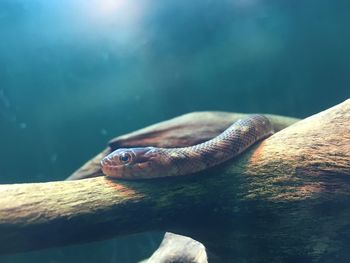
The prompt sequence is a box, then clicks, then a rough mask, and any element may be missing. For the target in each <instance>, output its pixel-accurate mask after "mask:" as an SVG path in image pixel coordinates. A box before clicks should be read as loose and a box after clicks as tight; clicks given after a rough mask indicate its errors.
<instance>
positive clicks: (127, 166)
mask: <svg viewBox="0 0 350 263" xmlns="http://www.w3.org/2000/svg"><path fill="white" fill-rule="evenodd" d="M271 134H273V127H272V124H271V123H270V121H269V119H268V118H267V117H265V116H263V115H251V116H249V117H247V118H244V119H240V120H238V121H236V122H235V123H233V124H232V125H231V126H230V127H229V128H227V129H226V130H225V131H224V132H223V133H221V134H219V135H218V136H216V137H214V138H213V139H211V140H209V141H206V142H203V143H200V144H197V145H193V146H188V147H183V148H157V147H141V148H128V149H118V150H116V151H114V152H112V153H110V154H109V155H107V156H106V157H105V158H103V160H102V161H101V167H102V171H103V173H104V174H105V175H107V176H110V177H113V178H119V179H129V180H132V179H134V180H136V179H149V178H158V177H166V176H177V175H186V174H192V173H195V172H198V171H201V170H205V169H207V168H209V167H213V166H215V165H218V164H220V163H222V162H225V161H227V160H229V159H231V158H233V157H235V156H237V155H239V154H240V153H242V152H243V151H245V150H246V149H247V148H248V147H250V146H251V145H252V144H254V143H255V142H257V141H259V140H261V139H263V138H266V137H268V136H270V135H271Z"/></svg>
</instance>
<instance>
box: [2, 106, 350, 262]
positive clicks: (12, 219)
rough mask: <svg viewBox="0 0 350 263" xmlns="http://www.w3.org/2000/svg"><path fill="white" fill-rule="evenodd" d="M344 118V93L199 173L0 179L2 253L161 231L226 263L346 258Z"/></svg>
mask: <svg viewBox="0 0 350 263" xmlns="http://www.w3.org/2000/svg"><path fill="white" fill-rule="evenodd" d="M204 114H205V113H204ZM194 116H195V115H192V117H194ZM214 119H215V118H214ZM272 120H273V121H274V120H276V119H273V118H272ZM277 123H280V122H278V121H277ZM349 124H350V101H349V100H348V101H345V102H344V103H342V104H339V105H337V106H335V107H333V108H331V109H329V110H327V111H324V112H321V113H319V114H316V115H314V116H312V117H310V118H307V119H305V120H302V121H300V122H298V123H296V124H294V125H292V126H290V127H288V128H286V129H284V130H282V131H280V132H277V133H276V134H274V135H273V136H271V137H270V138H268V139H266V140H264V141H263V142H262V143H260V144H258V145H256V146H254V147H252V148H251V149H250V150H248V151H247V152H246V153H244V154H243V155H242V156H240V157H238V158H236V159H234V160H231V161H229V162H227V163H226V164H225V165H222V166H219V167H215V168H213V169H210V170H209V171H206V172H202V173H200V174H195V175H191V176H183V177H177V178H165V179H157V180H149V181H138V182H126V181H117V180H110V179H108V178H106V177H97V178H92V179H86V180H78V181H64V182H50V183H35V184H15V185H1V186H0V233H1V235H0V243H1V244H2V245H1V246H0V253H11V252H19V251H28V250H33V249H42V248H45V247H52V246H61V245H68V244H73V243H78V242H87V241H93V240H98V239H104V238H109V237H113V236H117V235H123V234H131V233H135V232H142V231H149V230H164V231H173V232H176V233H178V234H185V235H187V236H191V237H193V238H195V239H196V240H198V241H200V242H202V243H203V244H204V245H205V246H206V247H207V248H208V249H209V250H211V251H212V252H214V253H215V254H216V255H218V256H219V257H220V258H221V259H222V260H224V261H225V260H226V262H227V260H230V261H233V260H235V259H242V258H245V259H246V260H247V261H248V262H261V261H271V262H278V260H279V261H283V260H285V259H293V256H295V255H298V256H299V259H301V260H303V259H320V258H322V257H329V256H332V255H333V254H334V255H336V257H337V259H340V260H341V259H344V258H345V257H348V256H349V255H348V252H347V251H348V245H347V243H346V242H345V240H346V239H347V238H345V237H344V229H348V228H349V222H350V221H349V220H348V218H349V215H350V209H349V206H348V203H349V201H350V187H349V182H350V181H349V178H350V177H349V175H350V125H349ZM154 128H155V127H153V130H154ZM151 130H152V129H151ZM169 131H172V129H169ZM143 132H144V134H147V133H149V132H150V130H148V131H147V130H146V132H145V131H143ZM170 133H171V132H170ZM192 133H193V132H192ZM171 134H172V133H171ZM179 134H180V133H179ZM198 134H200V133H198ZM137 136H139V135H137ZM157 136H158V137H160V138H162V139H164V138H166V137H167V136H168V138H170V137H169V133H168V135H164V133H163V135H160V134H158V135H156V136H155V137H157ZM141 137H142V136H141ZM175 137H176V136H175ZM180 137H181V136H180ZM134 138H135V137H134ZM112 146H113V145H111V147H112ZM346 233H348V232H345V235H347V234H346ZM247 247H249V250H247Z"/></svg>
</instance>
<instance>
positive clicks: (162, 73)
mask: <svg viewBox="0 0 350 263" xmlns="http://www.w3.org/2000/svg"><path fill="white" fill-rule="evenodd" d="M349 13H350V2H349V1H345V0H338V1H331V0H328V1H326V0H305V1H290V0H288V1H287V0H272V1H267V0H204V1H203V0H191V1H185V0H177V1H164V0H154V1H151V0H91V1H83V0H74V1H69V0H50V1H46V0H0V127H1V129H0V138H1V139H0V145H1V147H0V168H1V174H0V175H1V177H0V183H17V182H39V181H52V180H62V179H64V178H66V177H67V176H68V175H69V174H70V173H71V172H72V171H74V170H75V169H76V168H78V167H79V166H80V165H81V164H82V163H84V162H85V161H86V160H88V159H90V158H91V157H92V156H93V155H95V154H96V153H98V152H99V151H100V150H101V149H103V148H104V147H105V145H106V142H107V141H108V140H109V139H110V138H112V137H114V136H116V135H119V134H123V133H126V132H129V131H133V130H135V129H138V128H141V127H144V126H146V125H148V124H151V123H155V122H158V121H161V120H165V119H168V118H171V117H174V116H177V115H180V114H182V113H187V112H191V111H197V110H224V111H234V112H267V113H274V114H280V115H289V116H294V117H306V116H309V115H311V114H313V113H317V112H319V111H321V110H323V109H326V108H328V107H330V106H333V105H335V104H337V103H339V102H342V101H343V100H345V99H347V98H348V97H349V95H350V51H349V46H350V30H349V26H350V16H349ZM18 163H20V164H21V165H18ZM157 237H158V236H157V235H153V236H149V235H147V236H136V237H132V238H124V239H121V238H119V239H116V240H112V241H103V242H99V243H95V244H89V245H82V246H73V247H68V248H55V249H50V250H46V251H41V252H34V253H28V254H21V255H13V256H6V257H0V262H36V263H41V262H79V261H84V262H126V263H128V262H135V260H137V259H141V258H142V257H144V256H147V255H149V254H150V253H151V251H152V249H154V248H155V247H156V246H157V244H158V243H157V242H159V240H158V239H157ZM134 246H136V248H135V247H134ZM118 260H119V261H118Z"/></svg>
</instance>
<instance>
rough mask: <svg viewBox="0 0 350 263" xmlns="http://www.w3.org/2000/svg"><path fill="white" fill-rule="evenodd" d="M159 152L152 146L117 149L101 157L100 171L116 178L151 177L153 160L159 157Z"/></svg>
mask: <svg viewBox="0 0 350 263" xmlns="http://www.w3.org/2000/svg"><path fill="white" fill-rule="evenodd" d="M159 154H160V153H159V151H157V148H154V147H142V148H130V149H128V148H122V149H118V150H116V151H114V152H112V153H110V154H108V155H107V156H106V157H105V158H103V159H102V161H101V168H102V172H103V173H104V174H105V175H107V176H110V177H113V178H118V179H147V178H152V177H155V176H152V174H153V172H154V169H153V168H154V163H155V162H154V160H156V159H159V158H157V157H159Z"/></svg>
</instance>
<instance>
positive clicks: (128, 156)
mask: <svg viewBox="0 0 350 263" xmlns="http://www.w3.org/2000/svg"><path fill="white" fill-rule="evenodd" d="M119 161H121V162H122V163H124V164H127V163H129V162H130V161H131V154H130V153H127V152H123V153H121V154H120V155H119Z"/></svg>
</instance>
